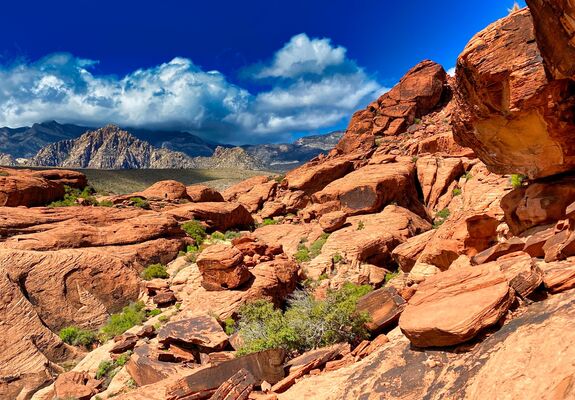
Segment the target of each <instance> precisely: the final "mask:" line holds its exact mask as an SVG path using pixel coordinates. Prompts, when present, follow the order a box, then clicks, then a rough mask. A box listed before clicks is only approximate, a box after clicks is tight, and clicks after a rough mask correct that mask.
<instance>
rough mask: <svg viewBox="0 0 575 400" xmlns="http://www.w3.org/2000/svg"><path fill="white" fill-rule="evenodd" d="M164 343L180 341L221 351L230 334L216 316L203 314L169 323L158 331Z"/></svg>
mask: <svg viewBox="0 0 575 400" xmlns="http://www.w3.org/2000/svg"><path fill="white" fill-rule="evenodd" d="M158 341H159V342H160V343H162V344H170V343H180V344H182V343H183V344H186V345H191V346H198V347H200V348H201V349H205V350H211V351H219V350H222V349H223V348H224V347H226V346H227V344H228V335H226V333H225V332H224V331H223V329H222V327H221V326H220V324H219V323H218V321H216V319H215V318H213V317H210V316H208V315H201V316H197V317H191V318H186V319H182V320H179V321H174V322H169V323H167V324H166V325H165V326H164V327H163V328H162V329H160V331H159V332H158Z"/></svg>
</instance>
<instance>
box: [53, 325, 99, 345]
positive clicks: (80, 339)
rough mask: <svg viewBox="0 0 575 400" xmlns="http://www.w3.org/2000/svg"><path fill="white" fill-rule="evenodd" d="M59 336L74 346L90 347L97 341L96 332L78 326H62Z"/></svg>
mask: <svg viewBox="0 0 575 400" xmlns="http://www.w3.org/2000/svg"><path fill="white" fill-rule="evenodd" d="M59 336H60V339H61V340H62V341H63V342H64V343H68V344H71V345H73V346H83V347H89V346H90V345H92V344H93V343H95V342H97V338H96V334H95V333H94V332H92V331H88V330H86V329H82V328H78V327H76V326H68V327H66V328H62V330H60V333H59Z"/></svg>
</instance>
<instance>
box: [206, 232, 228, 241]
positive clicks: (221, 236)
mask: <svg viewBox="0 0 575 400" xmlns="http://www.w3.org/2000/svg"><path fill="white" fill-rule="evenodd" d="M210 239H212V240H226V235H224V234H223V233H221V232H214V233H212V235H211V236H210Z"/></svg>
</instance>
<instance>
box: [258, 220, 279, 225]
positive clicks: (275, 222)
mask: <svg viewBox="0 0 575 400" xmlns="http://www.w3.org/2000/svg"><path fill="white" fill-rule="evenodd" d="M277 223H278V221H277V220H275V219H273V218H264V220H263V222H262V226H267V225H276V224H277Z"/></svg>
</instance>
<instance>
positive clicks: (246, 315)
mask: <svg viewBox="0 0 575 400" xmlns="http://www.w3.org/2000/svg"><path fill="white" fill-rule="evenodd" d="M369 291H371V287H370V286H368V285H362V286H359V285H354V284H351V283H347V284H345V285H344V286H343V287H342V288H341V289H339V290H333V291H330V292H328V294H327V297H326V299H325V300H317V299H315V298H314V297H313V296H312V295H311V294H310V293H308V292H306V291H302V290H299V291H296V292H294V294H293V295H292V297H291V298H290V300H289V301H288V306H287V309H286V311H285V312H282V311H281V310H280V309H275V308H274V306H273V304H272V303H271V302H269V301H267V300H258V301H255V302H253V303H248V304H245V305H244V306H242V308H241V309H240V312H239V316H240V319H239V321H238V323H237V328H238V333H239V335H240V337H241V338H242V341H243V345H242V347H241V348H240V349H239V351H238V353H239V354H249V353H253V352H256V351H261V350H265V349H270V348H283V349H286V350H288V351H292V352H293V351H297V352H300V353H301V352H305V351H307V350H311V349H314V348H318V347H322V346H328V345H330V344H334V343H340V342H356V341H358V340H361V339H364V338H365V337H367V331H366V329H365V327H364V324H365V323H366V322H367V321H368V320H369V317H368V316H367V315H366V314H364V313H358V312H357V311H356V308H357V301H358V299H359V298H360V297H361V296H363V295H365V294H367V293H369Z"/></svg>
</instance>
